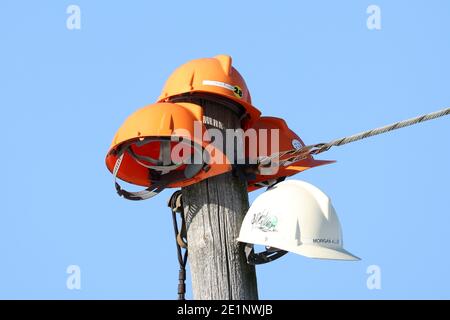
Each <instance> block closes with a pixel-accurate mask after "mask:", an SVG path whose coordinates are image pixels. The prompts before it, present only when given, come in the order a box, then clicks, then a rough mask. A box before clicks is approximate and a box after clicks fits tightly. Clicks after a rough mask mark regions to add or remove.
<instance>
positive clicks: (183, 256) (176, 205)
mask: <svg viewBox="0 0 450 320" xmlns="http://www.w3.org/2000/svg"><path fill="white" fill-rule="evenodd" d="M168 206H169V207H170V209H171V211H172V221H173V231H174V233H175V244H176V247H177V257H178V265H179V267H180V270H179V272H178V300H185V294H186V284H185V281H186V264H187V260H188V248H187V242H186V240H185V239H186V221H185V220H184V210H183V201H182V196H181V191H180V190H177V191H175V192H174V193H173V194H172V196H171V197H170V199H169V202H168ZM177 213H179V214H180V217H181V229H180V228H178V222H177ZM183 233H184V234H183ZM183 250H184V253H183Z"/></svg>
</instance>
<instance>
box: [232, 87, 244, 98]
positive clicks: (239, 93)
mask: <svg viewBox="0 0 450 320" xmlns="http://www.w3.org/2000/svg"><path fill="white" fill-rule="evenodd" d="M233 92H234V95H235V96H236V97H238V98H239V99H241V98H242V95H243V93H242V89H241V88H240V87H239V86H234V90H233Z"/></svg>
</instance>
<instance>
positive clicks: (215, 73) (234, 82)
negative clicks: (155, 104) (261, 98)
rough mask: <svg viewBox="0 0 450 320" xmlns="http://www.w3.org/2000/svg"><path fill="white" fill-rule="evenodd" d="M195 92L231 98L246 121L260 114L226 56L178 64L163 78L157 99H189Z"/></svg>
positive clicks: (229, 58) (230, 60)
mask: <svg viewBox="0 0 450 320" xmlns="http://www.w3.org/2000/svg"><path fill="white" fill-rule="evenodd" d="M195 93H203V94H205V93H206V94H212V95H218V96H221V97H225V98H227V99H231V100H232V101H234V102H235V103H236V104H237V105H238V106H241V107H242V108H241V109H242V110H241V111H242V112H241V113H242V114H243V115H244V117H243V119H246V123H248V124H249V123H251V122H253V121H255V120H256V119H257V118H258V117H259V116H260V114H261V112H260V111H259V110H258V109H257V108H255V107H254V106H253V105H252V99H251V97H250V92H249V90H248V88H247V84H246V83H245V81H244V78H243V77H242V76H241V74H240V73H239V72H238V71H237V70H236V69H235V68H234V67H233V66H232V58H231V57H230V56H227V55H218V56H215V57H214V58H203V59H197V60H192V61H190V62H188V63H186V64H184V65H182V66H180V67H179V68H178V69H176V70H175V71H174V72H173V73H172V74H171V75H170V77H169V79H168V80H167V81H166V84H165V86H164V88H163V90H162V93H161V96H160V97H159V99H158V101H159V102H164V101H176V102H178V101H186V102H189V101H191V100H189V99H190V98H191V97H192V96H193V95H194V94H195ZM174 99H176V100H174ZM183 99H185V100H183Z"/></svg>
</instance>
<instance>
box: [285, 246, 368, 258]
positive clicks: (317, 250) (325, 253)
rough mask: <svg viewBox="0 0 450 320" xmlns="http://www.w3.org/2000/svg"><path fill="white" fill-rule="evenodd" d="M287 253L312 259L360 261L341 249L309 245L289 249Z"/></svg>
mask: <svg viewBox="0 0 450 320" xmlns="http://www.w3.org/2000/svg"><path fill="white" fill-rule="evenodd" d="M288 251H290V252H293V253H296V254H299V255H302V256H305V257H308V258H313V259H328V260H347V261H358V260H361V259H360V258H358V257H357V256H355V255H353V254H351V253H350V252H348V251H347V250H345V249H343V248H327V247H321V246H317V245H311V244H302V245H300V246H298V247H294V248H290V249H288Z"/></svg>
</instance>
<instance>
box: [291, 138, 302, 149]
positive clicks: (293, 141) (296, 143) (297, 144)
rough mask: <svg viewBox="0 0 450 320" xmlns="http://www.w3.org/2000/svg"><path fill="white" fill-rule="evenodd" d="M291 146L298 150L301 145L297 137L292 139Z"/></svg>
mask: <svg viewBox="0 0 450 320" xmlns="http://www.w3.org/2000/svg"><path fill="white" fill-rule="evenodd" d="M292 146H293V147H294V149H295V150H299V149H301V148H302V147H303V145H302V143H301V142H300V141H298V140H297V139H294V140H292Z"/></svg>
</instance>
